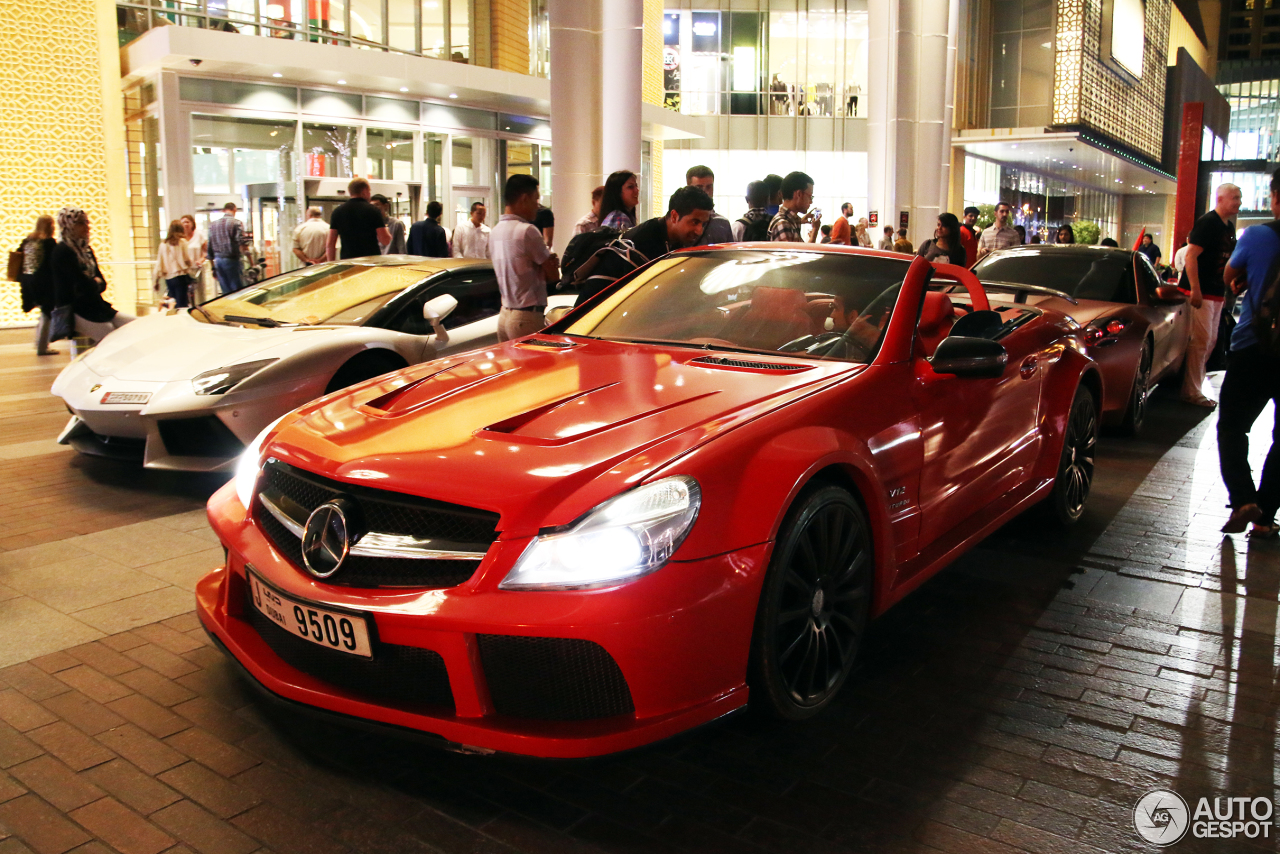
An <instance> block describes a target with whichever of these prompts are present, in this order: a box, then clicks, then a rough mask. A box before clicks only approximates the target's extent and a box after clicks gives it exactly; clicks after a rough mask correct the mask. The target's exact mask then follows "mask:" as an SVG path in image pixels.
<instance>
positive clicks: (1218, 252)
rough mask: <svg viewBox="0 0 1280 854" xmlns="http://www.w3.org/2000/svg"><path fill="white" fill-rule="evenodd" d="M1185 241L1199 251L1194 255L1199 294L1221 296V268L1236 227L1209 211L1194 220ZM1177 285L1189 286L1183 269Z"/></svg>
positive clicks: (1233, 244) (1233, 243) (1232, 247)
mask: <svg viewBox="0 0 1280 854" xmlns="http://www.w3.org/2000/svg"><path fill="white" fill-rule="evenodd" d="M1187 242H1188V243H1194V244H1195V245H1196V246H1199V247H1200V249H1201V250H1202V251H1201V252H1200V256H1199V257H1198V258H1196V262H1197V264H1198V268H1197V269H1198V272H1199V273H1200V293H1201V294H1202V295H1203V296H1206V297H1217V298H1218V299H1222V297H1223V295H1224V294H1225V293H1226V286H1225V285H1223V283H1222V271H1223V269H1224V268H1225V267H1226V266H1227V261H1228V260H1229V259H1230V258H1231V253H1232V252H1233V251H1234V250H1235V248H1236V227H1235V226H1234V225H1233V224H1231V223H1229V222H1223V221H1222V217H1220V216H1218V212H1217V211H1209V212H1208V213H1207V214H1205V215H1204V216H1202V217H1200V218H1199V219H1198V220H1196V224H1195V225H1194V226H1192V228H1191V233H1190V234H1188V235H1187ZM1179 285H1180V287H1182V288H1183V289H1185V290H1190V289H1191V282H1190V281H1189V280H1188V279H1187V274H1186V272H1185V271H1184V272H1183V274H1182V281H1181V282H1180V283H1179Z"/></svg>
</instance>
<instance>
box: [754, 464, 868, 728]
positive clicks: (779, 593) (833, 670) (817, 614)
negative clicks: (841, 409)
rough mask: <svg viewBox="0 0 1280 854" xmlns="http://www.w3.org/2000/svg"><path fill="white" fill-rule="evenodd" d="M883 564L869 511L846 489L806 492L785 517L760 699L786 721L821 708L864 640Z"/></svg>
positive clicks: (765, 620)
mask: <svg viewBox="0 0 1280 854" xmlns="http://www.w3.org/2000/svg"><path fill="white" fill-rule="evenodd" d="M874 567H875V560H874V554H873V552H872V547H871V532H870V528H869V526H868V524H867V518H866V515H865V514H864V513H863V512H862V508H861V507H860V506H859V505H858V503H857V501H855V500H854V498H853V496H852V495H850V494H849V492H848V491H847V490H845V489H842V488H840V487H838V486H821V487H819V488H817V489H814V490H811V491H809V492H808V493H806V494H802V495H801V497H800V499H798V500H797V501H796V503H795V504H794V505H793V506H792V508H791V510H790V512H789V513H788V514H787V519H786V521H785V522H784V523H783V526H782V530H781V532H780V534H779V537H778V542H777V544H776V545H775V546H774V552H773V558H772V560H771V561H770V563H769V571H768V574H767V575H766V576H765V581H764V589H763V590H762V591H761V596H760V607H759V609H758V611H757V613H756V627H755V635H754V638H753V643H752V668H751V670H752V679H751V685H752V700H754V701H757V702H758V703H759V704H760V706H761V707H762V708H763V709H764V710H765V711H767V712H769V713H770V714H772V715H774V716H776V717H779V718H783V719H785V720H803V719H805V718H808V717H812V716H813V715H815V714H817V713H818V712H819V711H821V710H822V709H823V708H824V707H825V706H826V705H827V704H828V703H830V702H831V699H832V698H833V697H834V696H835V695H836V693H837V692H838V691H839V690H840V687H841V686H842V685H843V684H844V681H845V679H846V678H847V677H848V676H849V672H850V671H851V670H852V668H853V661H854V658H855V657H856V655H857V653H858V647H859V645H860V644H861V642H862V635H863V632H864V631H865V629H866V625H867V619H868V615H869V613H870V607H871V584H872V577H873V572H874Z"/></svg>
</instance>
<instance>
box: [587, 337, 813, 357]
mask: <svg viewBox="0 0 1280 854" xmlns="http://www.w3.org/2000/svg"><path fill="white" fill-rule="evenodd" d="M602 340H605V341H622V342H624V343H627V344H669V345H671V346H673V347H691V348H693V349H695V350H720V351H723V352H726V353H760V354H763V355H770V356H789V355H792V354H790V353H783V352H781V351H778V350H762V349H760V348H758V347H731V346H728V345H726V344H694V343H693V342H692V341H667V340H665V339H662V338H605V339H602Z"/></svg>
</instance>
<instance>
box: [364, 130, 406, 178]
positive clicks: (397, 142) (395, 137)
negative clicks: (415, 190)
mask: <svg viewBox="0 0 1280 854" xmlns="http://www.w3.org/2000/svg"><path fill="white" fill-rule="evenodd" d="M365 147H366V149H367V150H368V152H369V166H368V168H367V170H366V171H367V172H368V175H369V177H370V178H377V179H380V180H383V181H412V180H413V131H407V130H382V129H381V128H368V129H367V130H366V131H365Z"/></svg>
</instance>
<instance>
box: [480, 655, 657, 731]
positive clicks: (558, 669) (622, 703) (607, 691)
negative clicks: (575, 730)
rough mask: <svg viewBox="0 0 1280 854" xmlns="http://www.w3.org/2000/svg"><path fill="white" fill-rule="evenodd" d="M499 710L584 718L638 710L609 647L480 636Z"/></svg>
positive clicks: (541, 716) (530, 715)
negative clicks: (610, 653) (608, 649)
mask: <svg viewBox="0 0 1280 854" xmlns="http://www.w3.org/2000/svg"><path fill="white" fill-rule="evenodd" d="M476 641H477V642H478V643H479V646H480V661H481V663H482V664H483V666H484V675H485V680H486V681H487V682H488V684H489V695H490V697H492V698H493V705H494V708H496V709H497V711H498V713H499V714H503V715H510V716H511V717H516V718H537V719H539V720H548V721H582V720H589V719H592V718H607V717H612V716H613V715H626V714H630V713H632V712H634V711H635V706H634V705H633V704H632V702H631V689H630V688H628V687H627V680H626V678H625V677H624V676H623V675H622V670H621V669H619V667H618V663H617V662H616V661H614V660H613V656H611V655H609V653H608V652H607V651H606V650H605V648H604V647H602V646H600V645H599V644H597V643H592V642H591V641H589V640H581V639H578V638H527V637H517V636H514V635H476Z"/></svg>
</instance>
